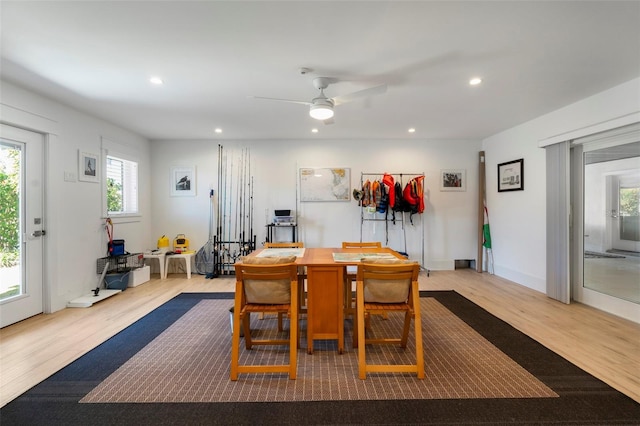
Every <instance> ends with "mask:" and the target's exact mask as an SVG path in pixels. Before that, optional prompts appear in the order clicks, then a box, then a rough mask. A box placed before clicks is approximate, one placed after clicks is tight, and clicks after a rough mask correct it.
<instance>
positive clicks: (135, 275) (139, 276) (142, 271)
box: [128, 265, 151, 287]
mask: <svg viewBox="0 0 640 426" xmlns="http://www.w3.org/2000/svg"><path fill="white" fill-rule="evenodd" d="M150 279H151V268H149V265H145V266H143V267H142V268H138V269H134V270H133V271H131V273H130V274H129V285H128V287H135V286H138V285H140V284H142V283H146V282H147V281H149V280H150Z"/></svg>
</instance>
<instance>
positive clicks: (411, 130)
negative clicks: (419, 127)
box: [407, 127, 416, 133]
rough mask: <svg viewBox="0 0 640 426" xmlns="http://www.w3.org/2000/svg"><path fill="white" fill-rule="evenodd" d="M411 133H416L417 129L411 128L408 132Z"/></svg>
mask: <svg viewBox="0 0 640 426" xmlns="http://www.w3.org/2000/svg"><path fill="white" fill-rule="evenodd" d="M407 131H408V132H409V133H415V132H416V129H414V128H413V127H411V128H410V129H409V130H407Z"/></svg>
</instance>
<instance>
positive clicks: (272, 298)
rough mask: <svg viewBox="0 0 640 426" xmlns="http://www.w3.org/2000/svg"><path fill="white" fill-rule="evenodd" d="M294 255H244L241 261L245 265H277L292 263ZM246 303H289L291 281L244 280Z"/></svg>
mask: <svg viewBox="0 0 640 426" xmlns="http://www.w3.org/2000/svg"><path fill="white" fill-rule="evenodd" d="M295 261H296V257H295V256H277V257H246V258H244V259H243V260H242V263H246V264H247V265H278V264H283V263H293V262H295ZM244 290H245V296H246V299H247V303H252V304H261V305H279V304H288V303H291V281H290V280H288V279H282V280H272V281H271V280H245V282H244Z"/></svg>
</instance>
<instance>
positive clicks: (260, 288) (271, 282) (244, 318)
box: [230, 258, 298, 380]
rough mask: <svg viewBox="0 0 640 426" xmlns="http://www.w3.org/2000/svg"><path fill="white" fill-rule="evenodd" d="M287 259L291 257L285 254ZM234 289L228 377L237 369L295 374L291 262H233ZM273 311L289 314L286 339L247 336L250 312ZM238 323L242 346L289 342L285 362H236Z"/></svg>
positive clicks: (295, 302) (235, 376)
mask: <svg viewBox="0 0 640 426" xmlns="http://www.w3.org/2000/svg"><path fill="white" fill-rule="evenodd" d="M288 259H289V260H291V259H292V258H288ZM235 272H236V293H235V302H234V311H233V337H232V340H231V344H232V346H231V373H230V378H231V380H238V374H239V373H278V372H282V373H288V374H289V379H292V380H293V379H295V378H296V372H297V354H298V267H297V266H296V264H295V263H293V262H290V263H280V264H278V263H276V264H271V265H263V264H245V263H242V264H236V266H235ZM254 312H255V313H258V312H260V313H263V312H273V313H278V314H281V313H282V314H285V315H287V316H288V317H289V318H290V326H289V339H287V340H285V339H260V340H258V339H254V338H252V337H251V330H250V322H251V318H250V316H251V313H254ZM240 327H242V329H243V332H244V340H245V346H246V349H247V350H250V349H251V348H252V346H253V345H286V344H288V345H289V363H288V364H277V365H240V364H239V357H240Z"/></svg>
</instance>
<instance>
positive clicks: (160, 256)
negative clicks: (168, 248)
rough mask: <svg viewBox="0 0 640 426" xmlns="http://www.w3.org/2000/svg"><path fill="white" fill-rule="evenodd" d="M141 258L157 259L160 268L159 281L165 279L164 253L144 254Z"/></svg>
mask: <svg viewBox="0 0 640 426" xmlns="http://www.w3.org/2000/svg"><path fill="white" fill-rule="evenodd" d="M143 257H144V258H145V259H158V265H159V266H160V279H161V280H163V279H165V278H167V270H166V268H165V267H164V265H165V252H160V253H144V254H143Z"/></svg>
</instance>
